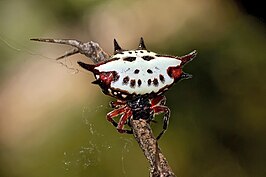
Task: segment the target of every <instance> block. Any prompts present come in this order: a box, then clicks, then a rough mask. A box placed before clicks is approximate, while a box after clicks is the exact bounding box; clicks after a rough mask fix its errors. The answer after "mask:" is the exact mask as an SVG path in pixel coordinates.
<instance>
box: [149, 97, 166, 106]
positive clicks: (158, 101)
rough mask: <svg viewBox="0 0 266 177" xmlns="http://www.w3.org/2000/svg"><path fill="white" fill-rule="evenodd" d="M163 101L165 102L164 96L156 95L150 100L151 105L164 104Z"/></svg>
mask: <svg viewBox="0 0 266 177" xmlns="http://www.w3.org/2000/svg"><path fill="white" fill-rule="evenodd" d="M165 103H166V97H165V96H157V97H155V98H153V99H152V100H151V106H157V105H165Z"/></svg>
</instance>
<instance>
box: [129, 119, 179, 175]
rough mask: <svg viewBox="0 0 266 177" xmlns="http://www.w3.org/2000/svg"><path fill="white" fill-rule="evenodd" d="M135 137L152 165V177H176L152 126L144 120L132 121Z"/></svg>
mask: <svg viewBox="0 0 266 177" xmlns="http://www.w3.org/2000/svg"><path fill="white" fill-rule="evenodd" d="M130 123H131V128H132V130H133V135H134V137H135V139H136V141H137V142H138V144H139V146H140V148H141V149H142V151H143V152H144V155H145V157H146V158H147V160H148V162H149V164H150V177H166V176H167V177H174V176H175V174H174V173H173V171H172V169H171V167H170V166H169V164H168V162H167V160H166V158H165V157H164V155H163V154H162V152H161V150H160V148H159V146H158V142H157V139H156V138H155V137H154V136H153V133H152V131H151V128H150V124H149V123H148V122H147V121H145V120H143V119H139V120H134V119H133V118H131V120H130Z"/></svg>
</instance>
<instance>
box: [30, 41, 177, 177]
mask: <svg viewBox="0 0 266 177" xmlns="http://www.w3.org/2000/svg"><path fill="white" fill-rule="evenodd" d="M31 40H33V41H39V42H49V43H57V44H65V45H70V46H72V47H75V48H73V49H72V50H70V51H68V52H66V54H65V55H63V56H61V57H58V58H57V60H59V59H62V58H65V57H68V56H71V55H74V54H77V53H81V54H83V55H85V56H86V57H88V58H90V59H91V60H92V61H93V62H94V63H96V64H97V63H100V62H103V61H107V60H108V59H109V57H110V56H109V55H108V54H107V53H106V52H104V51H103V50H102V48H101V47H100V46H99V44H97V43H95V42H92V41H91V42H87V43H83V42H80V41H78V40H74V39H43V38H35V39H31ZM130 122H131V127H132V129H133V134H134V137H135V139H136V140H137V142H138V144H139V146H140V148H141V149H142V151H143V152H144V155H145V157H146V158H147V160H148V162H149V164H150V177H174V176H175V174H174V173H173V171H172V170H171V168H170V166H169V165H168V163H167V160H166V158H165V157H164V155H163V154H162V152H161V150H160V148H159V146H158V142H157V140H156V138H155V137H154V136H153V134H152V131H151V128H150V125H149V123H148V122H146V121H145V120H143V119H139V120H133V119H132V118H131V121H130Z"/></svg>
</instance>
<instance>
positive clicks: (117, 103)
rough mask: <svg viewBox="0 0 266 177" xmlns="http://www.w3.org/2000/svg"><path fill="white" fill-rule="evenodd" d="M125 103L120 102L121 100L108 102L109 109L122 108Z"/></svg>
mask: <svg viewBox="0 0 266 177" xmlns="http://www.w3.org/2000/svg"><path fill="white" fill-rule="evenodd" d="M125 104H126V103H125V102H124V101H122V100H117V101H111V102H110V107H111V108H116V109H117V108H119V106H123V105H125Z"/></svg>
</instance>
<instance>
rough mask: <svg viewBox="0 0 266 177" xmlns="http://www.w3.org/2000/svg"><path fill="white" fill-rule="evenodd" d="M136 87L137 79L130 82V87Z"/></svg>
mask: <svg viewBox="0 0 266 177" xmlns="http://www.w3.org/2000/svg"><path fill="white" fill-rule="evenodd" d="M135 85H136V80H135V79H132V80H130V87H132V88H133V87H135Z"/></svg>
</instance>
